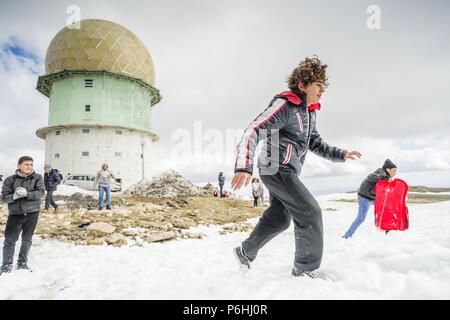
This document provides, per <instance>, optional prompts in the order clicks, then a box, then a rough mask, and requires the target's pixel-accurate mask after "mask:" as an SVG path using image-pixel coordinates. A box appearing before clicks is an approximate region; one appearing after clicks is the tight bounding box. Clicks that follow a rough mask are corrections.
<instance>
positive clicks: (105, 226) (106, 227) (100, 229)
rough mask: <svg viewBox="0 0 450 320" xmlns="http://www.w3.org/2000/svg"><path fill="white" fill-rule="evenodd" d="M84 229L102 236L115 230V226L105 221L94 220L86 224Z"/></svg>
mask: <svg viewBox="0 0 450 320" xmlns="http://www.w3.org/2000/svg"><path fill="white" fill-rule="evenodd" d="M86 230H87V231H88V232H89V233H90V234H93V235H96V236H104V235H108V234H111V233H113V232H114V231H116V228H115V227H114V226H112V225H110V224H109V223H106V222H95V223H91V224H90V225H89V226H87V228H86Z"/></svg>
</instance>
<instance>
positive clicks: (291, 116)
mask: <svg viewBox="0 0 450 320" xmlns="http://www.w3.org/2000/svg"><path fill="white" fill-rule="evenodd" d="M326 68H327V65H326V64H322V62H321V61H320V60H319V59H318V57H317V56H314V57H313V58H305V59H304V60H303V61H301V62H300V63H299V65H298V67H297V68H295V69H294V70H293V72H292V73H291V75H290V76H289V78H288V86H289V89H290V90H289V91H285V92H282V93H280V94H277V95H276V96H275V97H274V98H273V99H272V101H271V102H270V103H269V106H268V107H267V108H266V109H265V110H264V111H263V112H262V113H260V114H259V115H258V116H257V117H256V118H255V120H254V121H252V122H251V123H250V125H249V126H248V127H247V128H246V130H245V131H244V134H243V136H242V139H241V141H240V143H239V144H238V146H237V156H236V162H235V169H234V172H235V175H234V177H233V180H232V182H231V186H232V188H233V189H234V190H238V189H239V188H241V187H243V186H247V185H248V184H249V183H250V181H251V178H252V174H253V158H254V155H255V150H256V147H257V145H258V142H259V141H261V140H263V141H264V144H263V148H262V151H261V153H260V156H259V159H258V168H259V176H260V177H261V180H262V182H263V183H264V185H265V186H266V187H267V189H268V190H269V194H270V206H269V208H267V209H266V210H265V211H264V213H263V215H262V217H261V218H260V220H259V222H258V224H257V225H256V226H255V228H254V229H253V231H252V233H251V234H250V236H249V238H248V239H247V240H245V241H244V242H243V243H242V245H241V246H239V247H236V248H234V254H235V256H236V258H237V260H238V263H239V266H240V267H241V269H242V270H248V269H250V264H251V262H252V261H253V260H255V258H256V256H257V254H258V251H259V250H260V249H261V248H262V247H263V246H264V245H265V244H266V243H267V242H269V241H270V240H271V239H273V238H274V237H275V236H277V235H278V234H280V233H281V232H282V231H284V230H286V229H287V228H288V227H289V225H290V222H291V219H293V221H294V234H295V248H296V249H295V259H294V267H293V269H292V275H293V276H296V277H298V276H308V277H311V278H318V277H320V278H327V276H326V275H324V273H323V272H321V271H319V270H318V269H319V267H320V264H321V261H322V253H323V227H322V210H321V208H320V206H319V203H318V202H317V201H316V199H314V196H313V195H312V194H311V193H310V192H309V190H308V189H307V188H306V186H305V185H304V184H303V183H302V182H301V181H300V179H299V177H298V176H299V175H300V172H301V169H302V166H303V163H304V161H305V156H306V154H307V151H308V150H311V151H312V152H313V153H315V154H316V155H318V156H320V157H322V158H325V159H327V160H331V161H333V162H344V161H346V160H347V159H357V158H359V157H361V153H359V152H358V151H346V150H343V149H340V148H337V147H334V146H331V145H329V144H328V143H326V142H325V141H324V140H323V139H322V137H321V136H320V134H319V131H318V130H317V126H316V118H317V111H319V110H320V109H321V105H320V103H319V100H320V98H321V97H322V94H323V93H324V91H325V88H326V87H327V86H328V83H327V80H328V78H327V75H326Z"/></svg>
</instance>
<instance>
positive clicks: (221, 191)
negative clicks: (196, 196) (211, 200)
mask: <svg viewBox="0 0 450 320" xmlns="http://www.w3.org/2000/svg"><path fill="white" fill-rule="evenodd" d="M224 184H225V176H224V175H223V172H220V173H219V187H220V197H221V198H223V186H224Z"/></svg>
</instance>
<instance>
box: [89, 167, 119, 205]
mask: <svg viewBox="0 0 450 320" xmlns="http://www.w3.org/2000/svg"><path fill="white" fill-rule="evenodd" d="M112 179H116V177H115V176H114V175H113V173H112V172H111V171H110V170H109V169H108V164H106V163H104V164H102V169H101V170H100V171H99V172H97V176H96V177H95V182H94V190H95V189H97V186H98V210H102V209H103V195H104V194H105V193H106V209H107V210H111V184H112Z"/></svg>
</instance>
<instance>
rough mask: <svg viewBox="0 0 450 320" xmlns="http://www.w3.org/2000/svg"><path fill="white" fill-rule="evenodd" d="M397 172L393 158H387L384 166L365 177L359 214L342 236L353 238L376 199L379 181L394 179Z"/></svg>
mask: <svg viewBox="0 0 450 320" xmlns="http://www.w3.org/2000/svg"><path fill="white" fill-rule="evenodd" d="M396 174H397V167H396V165H395V164H394V163H393V162H392V161H391V160H389V159H386V161H385V162H384V164H383V167H382V168H379V169H377V170H375V172H373V173H371V174H369V175H368V176H367V178H366V179H364V181H363V182H362V183H361V186H360V187H359V189H358V215H357V216H356V218H355V220H354V221H353V223H352V224H351V226H350V228H349V229H348V230H347V232H346V233H345V234H344V235H343V236H342V238H344V239H348V238H351V237H352V236H353V234H354V233H355V231H356V229H358V227H359V226H360V225H361V224H362V223H363V222H364V220H366V216H367V212H368V211H369V209H370V207H371V206H372V205H373V204H374V201H375V192H376V190H375V189H376V188H375V187H376V184H377V182H378V181H379V180H387V181H392V180H394V176H395V175H396ZM387 233H388V231H386V234H387Z"/></svg>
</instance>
